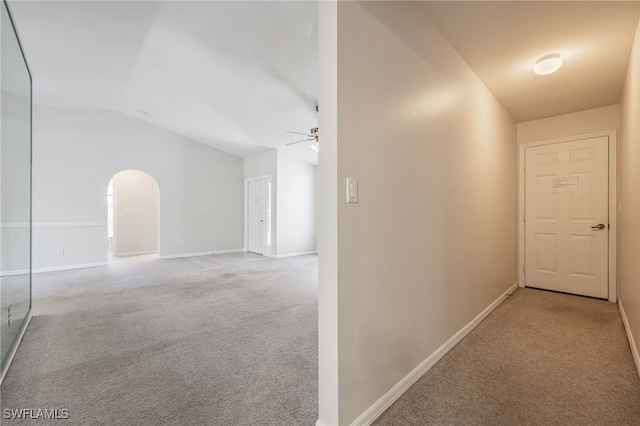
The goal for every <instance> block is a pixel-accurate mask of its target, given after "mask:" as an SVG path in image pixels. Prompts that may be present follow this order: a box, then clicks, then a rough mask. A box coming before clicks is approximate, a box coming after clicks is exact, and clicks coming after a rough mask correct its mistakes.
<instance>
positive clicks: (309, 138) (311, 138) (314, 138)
mask: <svg viewBox="0 0 640 426" xmlns="http://www.w3.org/2000/svg"><path fill="white" fill-rule="evenodd" d="M287 133H293V134H294V135H303V136H306V138H305V139H301V140H299V141H295V142H289V143H288V144H286V145H293V144H296V143H300V142H311V149H312V150H314V151H315V152H318V128H317V127H312V128H311V130H310V131H309V133H300V132H287Z"/></svg>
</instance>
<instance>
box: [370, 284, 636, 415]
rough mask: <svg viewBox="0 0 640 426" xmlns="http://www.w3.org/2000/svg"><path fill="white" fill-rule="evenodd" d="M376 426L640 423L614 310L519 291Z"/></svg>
mask: <svg viewBox="0 0 640 426" xmlns="http://www.w3.org/2000/svg"><path fill="white" fill-rule="evenodd" d="M374 424H375V425H379V426H382V425H403V426H405V425H546V426H551V425H563V426H569V425H575V426H578V425H580V426H585V425H616V426H623V425H628V426H638V425H640V378H638V373H637V371H636V369H635V366H634V363H633V359H632V356H631V350H630V348H629V344H628V342H627V339H626V335H625V331H624V328H623V324H622V321H621V319H620V314H619V312H618V307H617V305H615V304H613V303H609V302H606V301H602V300H596V299H590V298H585V297H579V296H571V295H567V294H560V293H553V292H547V291H542V290H533V289H518V290H516V292H514V294H513V296H512V297H509V298H508V299H507V300H506V301H505V302H504V303H502V304H501V305H500V306H499V307H498V308H497V309H496V310H495V311H494V312H493V313H492V314H491V315H489V317H487V319H485V320H484V321H483V322H482V323H481V324H480V325H479V326H478V327H477V328H476V329H475V330H474V331H472V332H471V333H470V334H469V335H468V336H467V337H466V338H465V339H463V340H462V341H461V342H460V343H459V344H458V345H457V346H456V347H455V348H453V349H452V350H451V351H450V352H449V353H448V354H447V355H446V356H445V357H443V358H442V360H441V361H440V362H439V363H438V364H436V365H435V366H434V367H433V368H432V369H431V370H430V371H429V372H427V374H425V375H424V376H423V377H422V378H421V379H420V380H419V381H418V382H416V384H415V385H414V386H413V387H411V389H409V391H407V392H406V393H405V394H404V395H403V396H402V397H400V399H398V401H396V403H395V404H394V405H392V406H391V407H390V408H389V409H388V410H387V411H386V412H385V413H384V414H383V415H382V416H380V417H379V418H378V420H377V421H376V422H375V423H374Z"/></svg>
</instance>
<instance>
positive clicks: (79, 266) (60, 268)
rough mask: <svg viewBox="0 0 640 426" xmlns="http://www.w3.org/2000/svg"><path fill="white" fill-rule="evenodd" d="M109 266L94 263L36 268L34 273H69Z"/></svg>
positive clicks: (102, 263)
mask: <svg viewBox="0 0 640 426" xmlns="http://www.w3.org/2000/svg"><path fill="white" fill-rule="evenodd" d="M108 264H109V262H94V263H78V264H75V265H63V266H50V267H47V268H34V269H33V273H34V274H38V273H41V272H56V271H67V270H70V269H83V268H95V267H96V266H106V265H108Z"/></svg>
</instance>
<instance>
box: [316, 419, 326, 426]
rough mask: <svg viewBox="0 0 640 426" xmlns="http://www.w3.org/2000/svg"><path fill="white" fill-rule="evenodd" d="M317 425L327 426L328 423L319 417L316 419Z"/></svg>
mask: <svg viewBox="0 0 640 426" xmlns="http://www.w3.org/2000/svg"><path fill="white" fill-rule="evenodd" d="M316 426H327V424H326V423H325V422H323V421H322V420H320V419H318V420H317V421H316Z"/></svg>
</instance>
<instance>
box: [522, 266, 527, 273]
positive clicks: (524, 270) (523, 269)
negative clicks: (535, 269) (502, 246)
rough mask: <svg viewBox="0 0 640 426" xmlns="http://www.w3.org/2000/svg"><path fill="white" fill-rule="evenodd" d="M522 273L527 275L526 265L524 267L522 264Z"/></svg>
mask: <svg viewBox="0 0 640 426" xmlns="http://www.w3.org/2000/svg"><path fill="white" fill-rule="evenodd" d="M522 272H524V273H525V274H526V273H527V265H525V264H524V263H523V264H522Z"/></svg>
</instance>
